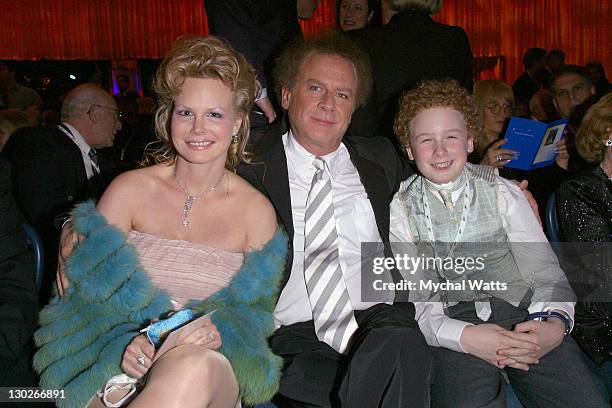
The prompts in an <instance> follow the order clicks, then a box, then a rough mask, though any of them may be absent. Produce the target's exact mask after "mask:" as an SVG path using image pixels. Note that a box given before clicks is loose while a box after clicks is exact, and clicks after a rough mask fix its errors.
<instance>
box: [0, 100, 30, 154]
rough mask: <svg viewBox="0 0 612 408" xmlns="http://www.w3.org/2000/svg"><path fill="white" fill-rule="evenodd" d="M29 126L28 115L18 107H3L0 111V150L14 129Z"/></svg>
mask: <svg viewBox="0 0 612 408" xmlns="http://www.w3.org/2000/svg"><path fill="white" fill-rule="evenodd" d="M26 126H30V124H29V123H28V115H27V114H26V113H25V112H24V111H21V110H19V109H5V110H1V111H0V152H1V151H2V149H4V145H6V142H8V139H9V137H10V136H11V135H12V134H13V132H14V131H16V130H17V129H20V128H22V127H26Z"/></svg>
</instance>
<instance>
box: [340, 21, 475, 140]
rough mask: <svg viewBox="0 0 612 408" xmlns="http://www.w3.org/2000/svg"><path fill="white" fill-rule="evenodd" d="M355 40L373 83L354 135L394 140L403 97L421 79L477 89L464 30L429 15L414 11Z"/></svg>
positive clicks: (355, 120) (355, 118) (351, 130)
mask: <svg viewBox="0 0 612 408" xmlns="http://www.w3.org/2000/svg"><path fill="white" fill-rule="evenodd" d="M352 36H353V37H357V38H356V39H357V40H358V41H359V42H361V43H362V45H363V47H364V48H365V50H366V51H367V52H368V54H369V55H370V60H371V63H372V74H373V79H374V89H373V93H372V96H371V97H370V100H369V102H368V104H367V106H366V107H365V108H361V109H358V110H357V111H356V112H355V113H354V114H353V119H352V122H351V126H350V128H349V134H351V135H353V136H362V137H371V136H373V135H378V136H386V137H390V138H392V139H393V120H394V118H395V114H396V113H397V104H398V100H399V97H400V96H401V95H402V93H404V92H405V91H407V90H409V89H411V88H413V87H414V86H415V85H416V84H417V82H418V81H420V80H424V79H446V78H452V79H456V80H457V81H459V83H460V84H461V85H463V86H465V87H466V88H467V89H468V90H469V91H470V92H471V90H472V84H473V64H474V63H473V57H472V51H471V48H470V42H469V40H468V37H467V34H466V33H465V31H464V30H463V29H462V28H461V27H454V26H449V25H445V24H440V23H436V22H435V21H433V20H432V19H431V17H429V15H427V14H426V13H424V12H420V11H415V10H409V11H402V12H399V13H397V14H396V15H394V16H393V18H391V21H389V23H388V24H387V25H386V26H384V27H380V28H374V29H368V30H363V31H361V32H359V33H355V34H354V35H352ZM373 129H378V133H375V132H373Z"/></svg>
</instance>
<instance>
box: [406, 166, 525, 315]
mask: <svg viewBox="0 0 612 408" xmlns="http://www.w3.org/2000/svg"><path fill="white" fill-rule="evenodd" d="M461 177H462V178H463V179H464V180H463V183H460V185H459V186H457V187H456V189H457V190H458V189H459V188H460V187H461V186H464V188H463V191H462V192H461V195H460V197H459V198H458V200H457V201H456V202H455V204H454V207H452V208H451V209H449V208H447V207H446V206H445V204H444V203H443V202H442V201H441V199H440V195H439V192H438V191H436V190H434V191H432V189H433V185H432V184H431V183H429V182H428V181H427V180H425V178H424V177H422V176H420V175H413V176H412V177H410V178H409V179H407V180H406V181H404V182H403V183H402V185H401V187H400V190H399V198H400V200H401V202H402V203H403V204H404V205H403V206H402V208H403V210H404V211H406V213H405V214H404V215H405V216H406V218H407V219H408V220H409V228H410V233H411V234H412V237H413V239H414V242H415V244H416V245H417V249H418V251H417V255H418V256H422V257H423V258H424V259H426V258H434V259H436V260H440V261H439V262H435V261H434V262H429V261H428V262H427V263H425V262H424V263H423V264H422V265H424V266H425V268H420V269H419V270H418V271H417V273H416V275H417V277H418V279H417V280H419V281H425V282H427V281H432V282H436V283H440V282H445V283H446V282H450V283H451V284H450V285H448V284H447V285H446V286H447V287H448V290H438V291H432V290H430V287H431V286H430V287H427V286H426V285H424V286H420V287H419V289H421V290H419V291H417V293H416V294H415V296H416V297H417V298H415V300H420V301H425V300H429V301H438V300H439V301H442V302H444V304H445V306H452V305H454V304H456V303H457V302H459V301H486V299H488V298H489V297H491V296H494V297H497V298H500V299H503V300H505V301H507V302H508V303H511V304H512V305H514V306H518V305H519V303H520V302H521V300H522V299H523V297H524V296H525V295H526V294H527V292H528V290H529V289H530V287H529V285H528V284H527V283H526V282H525V280H524V279H523V277H522V276H521V273H520V271H519V269H518V267H517V265H516V262H515V261H514V259H513V256H512V252H511V251H510V243H509V242H508V236H507V234H506V231H505V229H504V227H503V224H502V217H501V214H500V210H499V202H498V185H497V180H496V174H495V172H494V169H493V168H492V167H489V166H479V165H473V164H470V163H467V164H466V166H465V169H464V173H463V174H462V176H461ZM466 183H467V187H468V188H465V184H466ZM466 190H469V193H468V195H469V197H468V199H469V202H468V203H467V207H466V206H465V200H466ZM425 199H427V203H428V205H429V214H430V216H431V218H430V219H431V223H428V222H427V218H426V215H427V214H426V206H425ZM464 207H465V208H466V210H465V211H464ZM463 218H465V227H464V230H463V232H462V233H461V236H459V237H457V232H458V231H459V226H460V224H461V223H462V219H463ZM428 227H431V228H432V232H433V237H434V242H432V241H431V240H430V238H429V235H430V234H429V233H428ZM456 238H457V241H456V242H455V239H456ZM468 259H471V260H472V261H474V262H473V265H472V267H471V268H468V267H467V264H466V260H468ZM442 261H443V262H442ZM496 282H497V283H496ZM485 283H489V284H488V285H485ZM501 283H504V284H505V287H504V285H501Z"/></svg>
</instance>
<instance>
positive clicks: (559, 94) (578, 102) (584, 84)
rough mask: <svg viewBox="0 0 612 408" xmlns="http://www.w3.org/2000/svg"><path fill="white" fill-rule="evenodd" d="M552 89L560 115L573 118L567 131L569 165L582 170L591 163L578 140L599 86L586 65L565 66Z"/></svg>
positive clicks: (560, 69)
mask: <svg viewBox="0 0 612 408" xmlns="http://www.w3.org/2000/svg"><path fill="white" fill-rule="evenodd" d="M550 92H551V95H552V98H553V104H554V105H555V108H556V109H557V112H559V115H560V116H561V117H562V118H568V119H569V125H568V130H567V132H566V134H565V139H566V140H567V146H568V151H569V154H570V156H571V159H570V161H569V165H568V167H569V169H570V171H572V172H575V171H577V170H581V169H583V168H585V167H587V166H588V165H587V163H585V162H584V160H583V159H582V157H581V156H580V155H579V154H578V153H577V151H576V144H575V142H574V139H575V137H576V132H577V131H578V128H579V127H580V122H581V121H582V117H583V116H584V114H585V113H586V111H587V109H588V108H589V107H590V106H591V105H593V104H594V103H595V102H596V101H597V95H596V94H595V86H593V83H592V81H591V78H590V76H589V74H588V71H587V70H586V69H585V68H583V67H581V66H578V65H564V66H562V67H561V68H559V69H558V70H557V71H555V72H553V76H552V83H551V87H550Z"/></svg>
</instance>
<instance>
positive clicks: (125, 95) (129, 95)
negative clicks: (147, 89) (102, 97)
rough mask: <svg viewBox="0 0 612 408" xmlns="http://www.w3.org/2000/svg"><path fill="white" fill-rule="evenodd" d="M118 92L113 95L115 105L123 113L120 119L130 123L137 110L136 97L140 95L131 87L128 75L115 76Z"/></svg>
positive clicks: (138, 97)
mask: <svg viewBox="0 0 612 408" xmlns="http://www.w3.org/2000/svg"><path fill="white" fill-rule="evenodd" d="M115 81H116V82H117V88H119V92H117V93H116V94H114V95H113V98H115V102H117V107H118V108H119V110H120V111H121V113H122V114H123V116H122V118H121V119H122V121H124V123H126V122H128V123H129V124H132V122H133V121H134V118H135V117H136V114H137V112H138V99H140V96H139V95H138V94H137V93H136V91H134V90H133V89H132V88H131V81H130V77H129V76H128V75H125V74H119V75H117V76H116V77H115Z"/></svg>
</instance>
